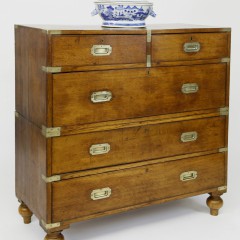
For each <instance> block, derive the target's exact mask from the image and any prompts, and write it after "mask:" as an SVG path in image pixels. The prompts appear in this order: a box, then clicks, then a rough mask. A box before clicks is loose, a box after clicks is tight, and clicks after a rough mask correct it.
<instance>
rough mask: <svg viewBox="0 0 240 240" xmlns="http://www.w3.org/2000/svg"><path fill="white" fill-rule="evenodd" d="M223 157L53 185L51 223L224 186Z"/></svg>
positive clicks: (212, 156)
mask: <svg viewBox="0 0 240 240" xmlns="http://www.w3.org/2000/svg"><path fill="white" fill-rule="evenodd" d="M225 178H226V176H225V158H224V154H223V153H219V154H213V155H207V156H202V157H196V158H192V159H186V160H179V161H172V162H166V163H160V164H155V165H147V166H144V167H138V168H132V169H127V170H121V171H116V172H110V173H103V174H98V175H92V176H88V177H82V178H75V179H71V180H65V181H61V182H56V183H53V184H52V187H53V188H52V196H53V199H52V201H53V205H52V206H53V211H52V218H53V219H52V220H53V222H59V221H63V220H66V219H73V218H78V217H83V216H88V215H91V214H96V213H101V212H106V211H111V210H114V209H121V208H124V207H130V206H133V205H136V206H137V205H138V204H141V203H146V202H151V201H156V200H159V199H163V198H169V197H174V196H179V195H181V194H187V193H194V192H197V191H204V190H208V189H211V188H215V187H220V186H223V185H225V181H226V179H225Z"/></svg>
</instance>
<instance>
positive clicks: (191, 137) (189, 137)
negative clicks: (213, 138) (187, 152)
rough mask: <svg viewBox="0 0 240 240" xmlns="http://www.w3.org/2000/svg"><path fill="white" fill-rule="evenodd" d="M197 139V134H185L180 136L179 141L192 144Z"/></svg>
mask: <svg viewBox="0 0 240 240" xmlns="http://www.w3.org/2000/svg"><path fill="white" fill-rule="evenodd" d="M197 138H198V133H197V132H186V133H183V134H182V135H181V141H182V142H184V143H185V142H194V141H196V140H197Z"/></svg>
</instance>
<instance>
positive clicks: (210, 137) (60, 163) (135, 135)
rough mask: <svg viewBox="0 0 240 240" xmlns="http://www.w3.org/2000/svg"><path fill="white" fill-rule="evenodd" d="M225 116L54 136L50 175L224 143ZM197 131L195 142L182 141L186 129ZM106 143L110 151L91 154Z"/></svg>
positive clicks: (174, 153) (205, 149)
mask: <svg viewBox="0 0 240 240" xmlns="http://www.w3.org/2000/svg"><path fill="white" fill-rule="evenodd" d="M224 129H225V118H223V117H215V118H208V119H200V120H193V121H184V122H176V123H167V124H156V125H151V126H148V125H146V126H143V127H135V128H126V129H119V130H114V131H105V132H95V133H88V134H80V135H72V136H66V137H58V138H54V139H53V142H52V174H59V173H66V172H74V171H80V170H86V169H94V168H99V167H106V166H114V165H119V164H126V163H132V162H139V161H145V160H150V159H155V158H162V157H168V156H174V155H180V154H186V153H194V152H200V151H207V150H213V149H218V148H221V147H224V146H225V141H224V140H225V135H224ZM192 131H196V132H198V139H197V141H194V142H188V143H183V142H181V135H182V133H185V132H192ZM103 143H108V144H110V146H111V150H110V152H108V153H107V154H102V155H95V156H92V155H91V154H90V153H89V150H90V147H91V146H92V145H95V144H103Z"/></svg>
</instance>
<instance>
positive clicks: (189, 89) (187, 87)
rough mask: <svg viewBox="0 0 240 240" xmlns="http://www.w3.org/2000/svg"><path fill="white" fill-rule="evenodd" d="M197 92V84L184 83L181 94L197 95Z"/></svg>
mask: <svg viewBox="0 0 240 240" xmlns="http://www.w3.org/2000/svg"><path fill="white" fill-rule="evenodd" d="M198 90H199V87H198V84H197V83H185V84H183V85H182V93H184V94H190V93H197V92H198Z"/></svg>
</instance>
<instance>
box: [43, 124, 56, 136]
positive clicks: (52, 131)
mask: <svg viewBox="0 0 240 240" xmlns="http://www.w3.org/2000/svg"><path fill="white" fill-rule="evenodd" d="M42 135H43V136H44V137H45V138H51V137H60V136H61V127H53V128H47V127H46V126H42Z"/></svg>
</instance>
